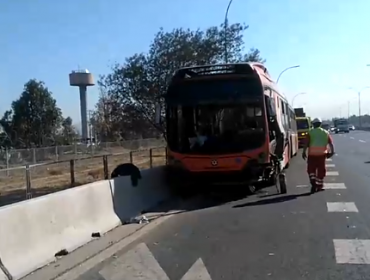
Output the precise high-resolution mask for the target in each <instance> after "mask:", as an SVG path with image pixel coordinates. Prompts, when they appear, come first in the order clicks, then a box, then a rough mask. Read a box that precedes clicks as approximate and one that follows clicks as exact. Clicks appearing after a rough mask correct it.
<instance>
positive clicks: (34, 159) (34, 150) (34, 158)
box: [32, 148, 37, 164]
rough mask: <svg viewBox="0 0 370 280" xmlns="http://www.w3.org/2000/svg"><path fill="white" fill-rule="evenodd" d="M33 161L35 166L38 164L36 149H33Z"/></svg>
mask: <svg viewBox="0 0 370 280" xmlns="http://www.w3.org/2000/svg"><path fill="white" fill-rule="evenodd" d="M32 161H33V163H34V164H36V163H37V158H36V149H35V148H33V149H32Z"/></svg>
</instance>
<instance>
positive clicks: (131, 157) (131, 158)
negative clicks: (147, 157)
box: [130, 151, 134, 163]
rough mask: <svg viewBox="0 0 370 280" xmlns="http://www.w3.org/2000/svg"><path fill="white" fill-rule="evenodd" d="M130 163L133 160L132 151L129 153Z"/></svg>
mask: <svg viewBox="0 0 370 280" xmlns="http://www.w3.org/2000/svg"><path fill="white" fill-rule="evenodd" d="M130 163H134V158H133V155H132V151H130Z"/></svg>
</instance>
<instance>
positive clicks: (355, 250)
mask: <svg viewBox="0 0 370 280" xmlns="http://www.w3.org/2000/svg"><path fill="white" fill-rule="evenodd" d="M333 243H334V249H335V259H336V261H337V263H338V264H370V240H363V239H362V240H361V239H334V240H333Z"/></svg>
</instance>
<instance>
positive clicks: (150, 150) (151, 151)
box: [149, 148, 153, 168]
mask: <svg viewBox="0 0 370 280" xmlns="http://www.w3.org/2000/svg"><path fill="white" fill-rule="evenodd" d="M149 167H150V168H153V149H152V148H150V149H149Z"/></svg>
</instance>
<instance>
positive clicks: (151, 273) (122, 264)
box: [99, 243, 170, 280]
mask: <svg viewBox="0 0 370 280" xmlns="http://www.w3.org/2000/svg"><path fill="white" fill-rule="evenodd" d="M99 274H100V275H101V276H103V277H104V279H107V280H108V279H109V280H119V279H132V280H134V279H147V280H149V279H152V280H170V279H169V278H168V276H167V274H166V272H165V271H164V270H163V268H162V267H161V266H160V265H159V263H158V262H157V260H156V259H155V257H154V256H153V254H152V253H151V252H150V250H149V248H148V247H147V246H146V245H145V244H144V243H140V244H139V245H137V246H136V247H134V248H133V249H132V250H130V251H128V252H127V253H125V254H123V255H122V256H120V257H119V258H117V259H116V260H114V261H113V262H111V263H108V264H107V265H106V266H104V267H103V269H102V270H100V271H99Z"/></svg>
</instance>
